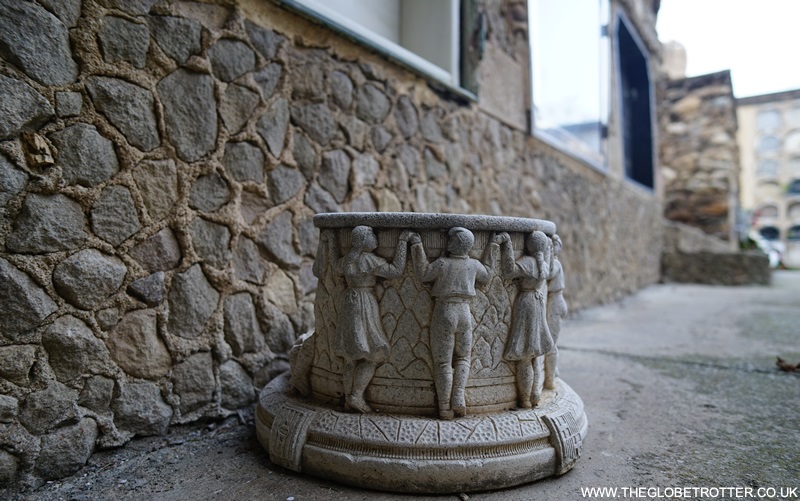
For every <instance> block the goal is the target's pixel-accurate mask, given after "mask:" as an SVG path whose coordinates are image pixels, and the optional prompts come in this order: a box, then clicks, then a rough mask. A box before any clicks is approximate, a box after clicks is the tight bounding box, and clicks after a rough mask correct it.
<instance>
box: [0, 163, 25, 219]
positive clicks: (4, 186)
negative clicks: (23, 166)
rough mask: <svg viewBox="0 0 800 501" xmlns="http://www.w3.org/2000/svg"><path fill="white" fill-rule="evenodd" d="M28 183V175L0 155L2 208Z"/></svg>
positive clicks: (0, 198) (0, 196) (0, 206)
mask: <svg viewBox="0 0 800 501" xmlns="http://www.w3.org/2000/svg"><path fill="white" fill-rule="evenodd" d="M27 182H28V174H26V173H25V172H24V171H22V170H19V169H17V168H16V167H14V165H13V164H12V163H11V162H9V161H8V159H6V157H4V156H3V155H0V208H2V207H5V205H6V204H7V203H8V201H9V200H11V199H12V198H14V197H15V196H16V195H17V193H19V192H20V191H22V189H23V188H24V187H25V183H27Z"/></svg>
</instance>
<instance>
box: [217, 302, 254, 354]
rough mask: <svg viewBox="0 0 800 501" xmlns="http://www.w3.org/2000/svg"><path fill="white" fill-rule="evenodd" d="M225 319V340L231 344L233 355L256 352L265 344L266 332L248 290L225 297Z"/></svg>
mask: <svg viewBox="0 0 800 501" xmlns="http://www.w3.org/2000/svg"><path fill="white" fill-rule="evenodd" d="M223 316H224V320H225V327H224V332H225V342H227V343H228V345H230V347H231V350H232V351H233V355H234V356H236V357H239V356H241V355H243V354H245V353H254V352H257V351H259V350H260V349H261V347H262V346H263V339H264V334H263V333H262V331H261V327H260V326H259V324H258V318H257V317H256V308H255V306H254V305H253V298H252V297H251V296H250V294H248V293H246V292H240V293H238V294H233V295H232V296H228V297H227V298H226V299H225V305H224V308H223Z"/></svg>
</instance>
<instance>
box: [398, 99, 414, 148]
mask: <svg viewBox="0 0 800 501" xmlns="http://www.w3.org/2000/svg"><path fill="white" fill-rule="evenodd" d="M394 121H395V123H396V124H397V128H398V129H399V130H400V133H401V134H402V135H403V137H404V138H406V139H408V138H410V137H411V136H413V135H414V133H416V132H417V129H419V117H418V116H417V108H416V107H415V106H414V103H413V102H412V101H411V99H409V97H408V96H400V97H399V98H398V99H397V107H396V108H395V110H394Z"/></svg>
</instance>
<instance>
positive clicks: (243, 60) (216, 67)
mask: <svg viewBox="0 0 800 501" xmlns="http://www.w3.org/2000/svg"><path fill="white" fill-rule="evenodd" d="M208 59H209V61H210V62H211V71H213V72H214V76H216V77H217V78H219V79H220V80H222V81H223V82H232V81H234V80H236V79H237V78H239V77H240V76H242V75H244V74H245V73H247V72H248V71H252V70H253V69H254V68H255V66H256V54H255V52H253V50H252V49H251V48H250V47H248V46H247V45H246V44H245V43H244V42H241V41H239V40H233V39H229V38H223V39H221V40H218V41H217V42H216V43H215V44H214V45H212V46H211V48H210V49H208Z"/></svg>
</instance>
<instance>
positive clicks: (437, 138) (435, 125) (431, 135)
mask: <svg viewBox="0 0 800 501" xmlns="http://www.w3.org/2000/svg"><path fill="white" fill-rule="evenodd" d="M436 115H437V113H436V110H431V111H427V112H426V113H425V114H424V115H423V116H422V123H420V126H419V130H420V132H422V137H424V138H425V139H426V140H428V141H430V142H431V143H441V142H442V141H443V140H444V137H443V136H442V128H441V127H439V122H438V119H437V116H436Z"/></svg>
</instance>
